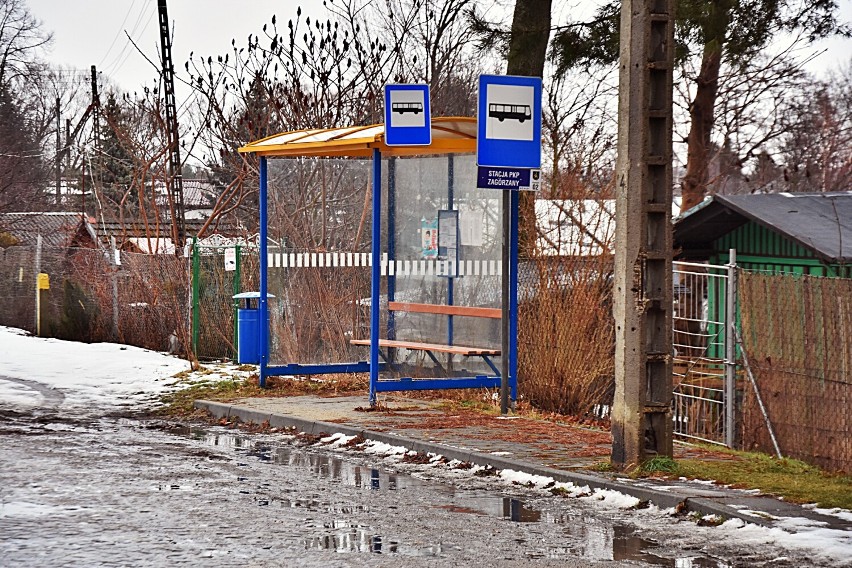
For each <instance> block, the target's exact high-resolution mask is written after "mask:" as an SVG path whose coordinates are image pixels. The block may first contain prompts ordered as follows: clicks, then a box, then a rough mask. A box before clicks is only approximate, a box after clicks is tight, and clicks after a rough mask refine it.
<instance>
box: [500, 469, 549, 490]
mask: <svg viewBox="0 0 852 568" xmlns="http://www.w3.org/2000/svg"><path fill="white" fill-rule="evenodd" d="M500 478H501V479H503V480H505V481H508V482H509V483H516V484H518V485H525V486H528V487H537V488H541V487H545V486H547V485H551V486H552V485H553V484H555V483H556V482H555V481H554V479H553V478H552V477H545V476H542V475H532V474H530V473H524V472H523V471H515V470H513V469H504V470H501V471H500Z"/></svg>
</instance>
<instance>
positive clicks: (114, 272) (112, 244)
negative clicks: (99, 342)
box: [109, 236, 118, 341]
mask: <svg viewBox="0 0 852 568" xmlns="http://www.w3.org/2000/svg"><path fill="white" fill-rule="evenodd" d="M109 246H110V252H111V253H112V254H111V256H112V258H110V265H112V336H113V339H114V340H116V341H118V256H117V255H118V252H117V251H116V247H115V237H112V236H111V237H110V238H109Z"/></svg>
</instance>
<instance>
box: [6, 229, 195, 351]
mask: <svg viewBox="0 0 852 568" xmlns="http://www.w3.org/2000/svg"><path fill="white" fill-rule="evenodd" d="M0 254H2V263H0V284H2V286H3V289H4V290H5V292H4V293H3V294H2V295H0V323H2V324H3V325H8V326H12V327H18V328H21V329H25V330H28V331H31V332H33V333H35V332H36V331H37V329H38V328H39V327H40V331H41V334H42V335H44V336H49V337H57V338H60V339H69V340H75V341H88V342H95V341H113V342H118V343H125V344H128V345H136V346H139V347H145V348H147V349H154V350H159V351H165V350H168V349H170V348H175V347H176V346H178V345H183V346H187V345H188V339H189V337H188V321H189V320H188V313H187V307H188V303H189V287H188V285H189V272H188V263H187V259H185V258H177V257H173V256H164V255H147V254H132V253H125V252H121V253H120V261H121V264H119V265H116V264H115V262H114V260H113V258H114V257H113V256H112V255H111V254H108V253H105V252H104V251H99V250H94V249H88V248H51V247H43V248H42V249H41V250H40V251H39V250H38V248H37V247H27V246H15V247H9V248H7V249H3V250H2V252H0ZM40 272H41V273H45V274H47V275H48V276H49V283H50V284H49V285H50V287H49V289H46V290H42V291H41V292H40V310H39V318H37V316H36V294H37V291H36V278H37V274H38V273H40ZM37 319H39V320H40V321H37ZM173 334H174V336H175V337H174V339H172V340H170V336H171V335H173Z"/></svg>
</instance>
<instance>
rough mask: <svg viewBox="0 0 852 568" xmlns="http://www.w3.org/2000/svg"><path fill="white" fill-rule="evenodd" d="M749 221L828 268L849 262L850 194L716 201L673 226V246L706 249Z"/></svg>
mask: <svg viewBox="0 0 852 568" xmlns="http://www.w3.org/2000/svg"><path fill="white" fill-rule="evenodd" d="M748 221H754V222H755V223H757V224H759V225H762V226H764V227H766V228H768V229H770V230H772V231H775V232H776V233H778V234H781V235H783V236H785V237H787V238H788V239H790V240H791V241H793V242H796V243H798V244H800V245H801V246H803V247H805V248H806V249H808V250H810V251H812V252H813V253H814V254H815V255H817V256H818V257H820V258H822V259H823V260H825V261H827V262H832V263H837V262H852V192H834V193H769V194H754V195H715V196H713V197H712V198H711V199H710V200H708V201H705V202H704V203H702V204H701V205H698V206H696V207H694V208H692V209H690V210H689V211H687V212H686V213H684V214H683V215H682V216H681V217H680V218H678V219H677V220H676V221H675V226H674V240H675V245H676V246H681V247H683V248H684V249H689V248H691V249H693V250H697V249H699V248H701V247H702V246H703V247H705V248H706V247H708V246H709V244H710V243H712V242H713V241H715V240H716V239H718V238H719V237H721V236H722V235H724V234H726V233H729V232H731V231H733V230H734V229H736V228H737V227H739V226H741V225H744V224H745V223H747V222H748Z"/></svg>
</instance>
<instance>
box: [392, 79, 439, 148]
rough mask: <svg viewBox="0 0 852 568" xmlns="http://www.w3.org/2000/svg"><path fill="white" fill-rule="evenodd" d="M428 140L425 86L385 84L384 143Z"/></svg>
mask: <svg viewBox="0 0 852 568" xmlns="http://www.w3.org/2000/svg"><path fill="white" fill-rule="evenodd" d="M431 143H432V119H431V116H430V109H429V85H419V84H418V85H385V144H387V145H388V146H428V145H429V144H431Z"/></svg>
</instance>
